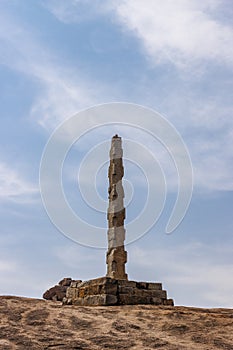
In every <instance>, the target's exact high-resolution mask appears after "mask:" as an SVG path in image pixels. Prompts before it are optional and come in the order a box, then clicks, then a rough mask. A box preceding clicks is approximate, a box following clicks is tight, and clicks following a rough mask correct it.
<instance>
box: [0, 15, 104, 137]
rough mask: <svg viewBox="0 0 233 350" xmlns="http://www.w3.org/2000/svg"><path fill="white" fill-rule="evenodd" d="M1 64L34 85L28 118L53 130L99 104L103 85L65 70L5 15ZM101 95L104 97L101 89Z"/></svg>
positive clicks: (24, 28)
mask: <svg viewBox="0 0 233 350" xmlns="http://www.w3.org/2000/svg"><path fill="white" fill-rule="evenodd" d="M0 18H1V24H0V41H1V48H0V56H1V63H2V64H5V65H7V66H9V67H10V68H11V69H14V70H16V71H18V72H20V73H23V74H25V75H26V76H29V77H30V78H31V79H32V81H34V83H35V84H36V86H37V96H36V97H35V100H34V103H33V105H32V108H31V117H32V118H34V120H35V121H36V122H37V123H39V124H40V125H41V126H43V127H45V128H46V129H49V130H51V129H54V127H56V126H57V125H58V124H59V123H60V122H61V121H62V120H64V119H66V118H67V117H69V116H71V115H73V114H74V113H76V112H77V111H78V110H80V109H83V108H85V107H89V106H90V105H93V104H96V103H98V102H102V99H101V95H102V92H103V89H104V88H103V84H100V82H98V83H97V82H95V81H93V80H92V79H91V78H90V77H88V76H87V75H85V76H84V75H83V74H82V72H81V70H79V69H78V68H77V67H73V68H72V67H69V68H67V66H66V64H65V62H62V63H61V62H60V63H59V62H58V60H57V59H56V57H55V54H54V53H53V52H51V51H50V49H49V48H48V47H47V46H46V44H45V43H43V42H41V41H40V40H39V39H38V37H37V36H36V35H35V34H34V35H33V34H32V32H31V31H30V28H28V27H27V26H26V25H25V24H24V23H22V22H20V21H19V20H18V19H17V18H12V16H11V15H10V14H8V13H7V12H6V13H4V11H3V13H2V14H1V15H0ZM105 95H107V93H106V90H105Z"/></svg>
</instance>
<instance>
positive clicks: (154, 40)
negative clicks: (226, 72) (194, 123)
mask: <svg viewBox="0 0 233 350" xmlns="http://www.w3.org/2000/svg"><path fill="white" fill-rule="evenodd" d="M45 6H46V7H47V8H48V9H49V10H50V11H51V12H52V13H53V15H54V16H56V17H57V18H58V19H59V20H60V21H62V22H65V23H70V22H79V21H83V20H89V19H92V18H93V17H96V16H99V15H103V14H107V13H108V14H109V13H110V14H111V16H112V17H114V18H115V20H116V21H117V22H118V23H120V25H121V26H122V27H123V28H124V29H126V30H127V31H130V32H131V33H133V34H134V35H135V36H136V37H138V39H139V40H140V41H141V43H142V45H143V47H144V49H145V51H146V53H147V55H148V56H150V58H151V60H152V62H154V63H155V64H158V63H172V64H174V65H175V66H176V67H177V68H179V69H182V70H183V69H185V70H186V69H188V68H190V65H191V66H194V67H195V68H196V70H195V72H197V71H198V70H200V69H201V71H202V69H203V68H201V67H200V64H203V63H206V62H207V61H213V62H216V63H220V64H226V65H232V64H233V29H232V27H231V26H230V25H229V24H227V23H224V22H223V20H222V19H221V17H220V16H218V14H219V13H220V12H222V13H223V14H224V13H225V15H226V14H227V13H228V7H229V6H228V4H227V2H226V1H224V0H206V1H202V0H178V1H173V0H160V1H159V0H156V1H154V0H145V1H143V3H142V1H141V0H118V1H115V0H114V1H108V2H107V1H95V2H93V1H83V0H72V1H69V2H64V1H62V0H58V1H57V0H52V1H50V2H49V3H48V2H46V3H45ZM225 17H226V16H225ZM222 18H224V16H222ZM191 74H192V73H191V71H189V75H191Z"/></svg>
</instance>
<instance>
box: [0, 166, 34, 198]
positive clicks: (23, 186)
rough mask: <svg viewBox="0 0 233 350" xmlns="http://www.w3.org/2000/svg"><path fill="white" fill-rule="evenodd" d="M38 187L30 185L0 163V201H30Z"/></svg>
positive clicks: (14, 171)
mask: <svg viewBox="0 0 233 350" xmlns="http://www.w3.org/2000/svg"><path fill="white" fill-rule="evenodd" d="M36 194H38V187H36V186H34V185H32V184H30V183H29V182H28V181H27V180H25V179H23V177H22V176H21V175H20V174H19V173H18V172H17V171H16V170H15V169H12V168H10V167H9V166H8V165H6V164H5V163H3V162H0V200H9V199H10V200H14V201H25V200H26V201H31V200H32V198H33V196H35V195H36Z"/></svg>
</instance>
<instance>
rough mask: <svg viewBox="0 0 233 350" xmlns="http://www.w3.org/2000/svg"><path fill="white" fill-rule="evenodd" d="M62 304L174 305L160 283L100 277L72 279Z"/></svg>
mask: <svg viewBox="0 0 233 350" xmlns="http://www.w3.org/2000/svg"><path fill="white" fill-rule="evenodd" d="M63 304H67V305H93V306H97V305H135V304H152V305H171V306H173V305H174V302H173V300H172V299H167V292H166V291H165V290H163V289H162V284H161V283H151V282H135V281H128V280H117V279H113V278H110V277H101V278H96V279H92V280H89V281H84V282H82V281H80V280H79V281H72V282H71V285H70V286H69V287H68V288H67V290H66V297H65V298H64V299H63Z"/></svg>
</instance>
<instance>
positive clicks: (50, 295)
mask: <svg viewBox="0 0 233 350" xmlns="http://www.w3.org/2000/svg"><path fill="white" fill-rule="evenodd" d="M72 282H73V280H72V278H70V277H66V278H63V279H62V280H61V281H60V282H59V283H58V285H56V286H54V287H52V288H50V289H48V290H47V291H46V292H45V293H44V294H43V298H44V299H47V300H54V301H62V300H63V298H64V297H65V296H66V291H67V288H68V287H69V286H70V285H71V284H72Z"/></svg>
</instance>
